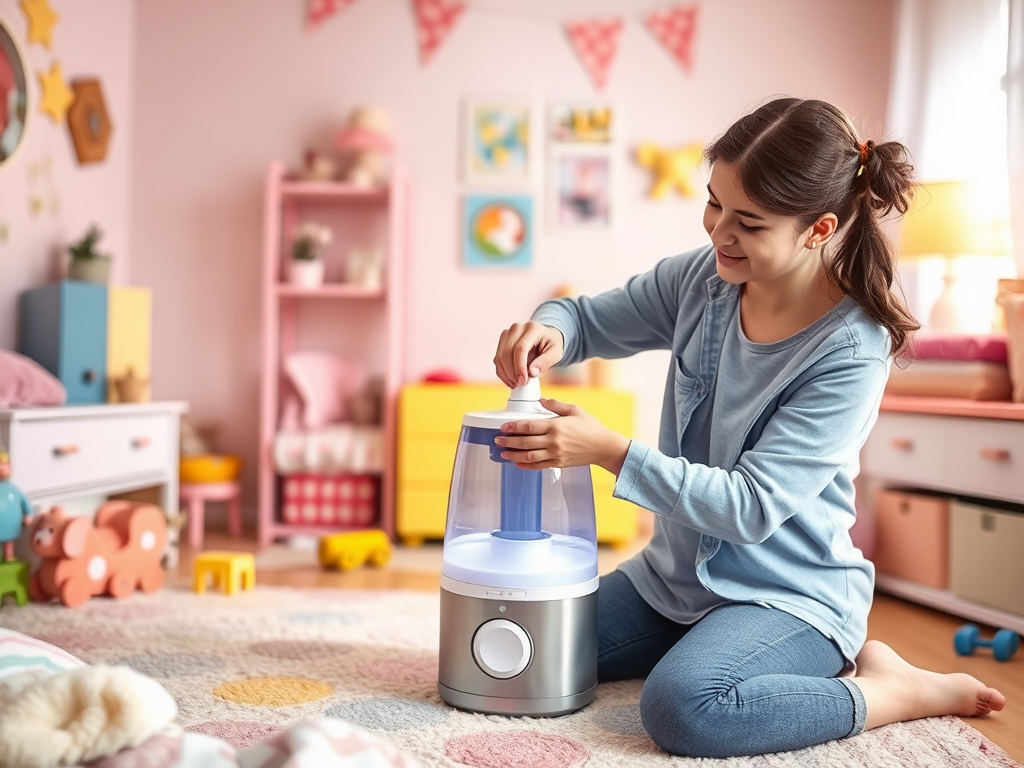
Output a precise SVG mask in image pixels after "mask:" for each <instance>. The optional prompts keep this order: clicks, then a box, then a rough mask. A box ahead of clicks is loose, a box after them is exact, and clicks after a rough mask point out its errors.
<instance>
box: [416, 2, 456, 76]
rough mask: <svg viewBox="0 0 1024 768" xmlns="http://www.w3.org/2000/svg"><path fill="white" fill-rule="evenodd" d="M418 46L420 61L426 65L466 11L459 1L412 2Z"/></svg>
mask: <svg viewBox="0 0 1024 768" xmlns="http://www.w3.org/2000/svg"><path fill="white" fill-rule="evenodd" d="M412 5H413V12H414V13H415V14H416V26H417V28H418V29H417V32H418V37H419V44H420V61H421V62H422V63H423V64H426V63H428V62H429V61H430V58H431V57H432V56H433V55H434V51H436V50H437V49H438V48H439V47H440V46H441V43H443V42H444V40H445V38H446V37H448V33H450V32H451V31H452V27H454V26H455V22H456V21H458V20H459V16H461V15H462V12H463V11H464V10H465V9H466V4H465V3H464V2H460V0H412Z"/></svg>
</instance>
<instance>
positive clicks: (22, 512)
mask: <svg viewBox="0 0 1024 768" xmlns="http://www.w3.org/2000/svg"><path fill="white" fill-rule="evenodd" d="M10 476H11V456H10V454H9V453H7V451H5V450H3V449H0V542H3V545H4V548H3V556H2V558H0V562H4V563H7V562H10V561H12V560H14V542H16V541H17V540H18V538H19V537H20V536H21V529H22V528H24V527H25V526H27V525H28V524H29V523H30V522H31V521H32V507H31V505H30V504H29V503H28V499H27V498H26V497H25V494H24V493H22V492H21V489H20V488H18V486H16V485H15V484H14V483H12V482H10V481H9V479H8V478H10Z"/></svg>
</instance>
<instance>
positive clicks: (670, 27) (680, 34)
mask: <svg viewBox="0 0 1024 768" xmlns="http://www.w3.org/2000/svg"><path fill="white" fill-rule="evenodd" d="M698 8H699V6H696V5H693V6H681V5H680V6H676V7H674V8H667V9H665V10H662V11H654V12H653V13H651V14H649V15H648V16H647V18H645V19H644V23H645V24H647V28H648V29H649V30H651V32H652V33H653V34H654V36H655V37H656V38H658V40H660V41H661V43H662V45H664V46H665V47H666V48H667V49H668V52H669V53H671V54H672V58H674V59H675V60H676V61H678V62H679V63H680V64H681V65H682V67H683V69H685V70H686V72H687V74H691V73H692V72H693V39H694V37H696V34H697V10H698Z"/></svg>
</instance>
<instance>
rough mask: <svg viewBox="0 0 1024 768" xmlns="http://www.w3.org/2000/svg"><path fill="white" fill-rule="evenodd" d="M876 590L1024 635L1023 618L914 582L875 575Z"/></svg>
mask: <svg viewBox="0 0 1024 768" xmlns="http://www.w3.org/2000/svg"><path fill="white" fill-rule="evenodd" d="M875 587H876V588H877V589H879V590H880V591H882V592H886V593H888V594H890V595H895V596H896V597H902V598H904V599H906V600H911V601H913V602H915V603H920V604H921V605H927V606H928V607H930V608H937V609H938V610H940V611H945V612H946V613H951V614H953V615H954V616H961V617H963V618H965V619H968V620H969V621H977V622H980V623H982V624H988V625H989V626H992V627H996V628H997V629H1004V628H1005V629H1012V630H1014V631H1015V632H1017V633H1019V634H1021V635H1024V616H1017V615H1016V614H1013V613H1007V612H1006V611H1001V610H999V609H998V608H990V607H988V606H987V605H981V604H980V603H975V602H972V601H970V600H964V599H963V598H961V597H957V596H956V595H954V594H953V593H952V592H950V591H949V590H945V589H935V588H934V587H926V586H924V585H923V584H915V583H914V582H912V581H906V580H905V579H899V578H896V577H895V576H887V575H885V574H883V573H877V574H875Z"/></svg>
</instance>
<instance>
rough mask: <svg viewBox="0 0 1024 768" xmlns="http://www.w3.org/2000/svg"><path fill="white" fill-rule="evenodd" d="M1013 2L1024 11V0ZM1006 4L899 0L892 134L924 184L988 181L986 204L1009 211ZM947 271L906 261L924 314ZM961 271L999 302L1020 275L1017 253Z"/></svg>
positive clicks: (916, 305)
mask: <svg viewBox="0 0 1024 768" xmlns="http://www.w3.org/2000/svg"><path fill="white" fill-rule="evenodd" d="M1011 1H1012V2H1013V3H1014V4H1015V5H1017V6H1018V10H1019V7H1020V6H1021V3H1022V2H1024V0H1011ZM1005 10H1006V6H1005V0H970V2H965V0H899V2H898V4H897V13H898V18H897V23H896V36H897V38H896V41H895V45H894V56H893V77H892V82H891V88H890V93H889V105H888V138H892V139H895V140H897V141H902V142H903V143H904V144H906V145H907V147H908V148H909V149H910V151H911V154H912V155H913V159H914V167H915V169H916V171H917V175H918V177H919V178H920V179H921V180H922V181H925V182H928V181H954V180H965V181H976V182H980V183H983V184H984V185H985V188H986V190H987V194H986V205H991V206H993V207H997V208H998V209H1000V212H1001V213H1002V214H1003V215H1008V211H1009V191H1008V188H1009V183H1008V174H1007V117H1006V115H1007V111H1006V94H1004V93H1003V91H1002V88H1001V84H1002V82H1001V77H1002V75H1003V73H1004V71H1005V68H1006V55H1007V54H1006V51H1007V39H1006V31H1005V30H1006V20H1005V16H1004V14H1005ZM1018 15H1019V14H1018ZM1018 21H1019V20H1018ZM1018 42H1019V41H1018ZM1018 123H1019V121H1018ZM1017 130H1018V131H1019V130H1020V128H1019V127H1018V129H1017ZM1019 144H1020V142H1019V141H1018V150H1019ZM897 231H898V228H897ZM1018 242H1022V243H1024V239H1022V240H1019V241H1018ZM945 268H946V267H945V265H944V264H943V263H942V261H941V260H934V261H931V260H926V261H922V262H918V263H913V264H909V265H902V267H901V273H902V275H901V279H902V283H903V288H904V292H905V294H906V297H907V301H908V304H909V305H910V309H911V311H913V312H914V314H915V315H916V316H917V317H918V319H919V320H922V321H925V320H926V319H927V316H928V310H929V308H930V307H931V305H932V304H933V303H934V301H935V299H937V298H938V296H939V294H940V293H941V291H942V275H943V273H944V271H945ZM961 270H962V271H961V277H960V282H961V283H962V284H963V283H967V284H969V285H968V286H967V289H968V290H971V291H972V293H973V292H974V291H976V292H977V294H976V295H977V301H978V302H991V301H994V295H995V280H996V279H997V278H998V277H1006V276H1012V275H1013V274H1014V272H1015V271H1016V270H1015V267H1014V265H1013V262H1012V260H1011V259H1009V258H1003V259H999V258H994V259H989V260H979V259H973V260H971V262H970V263H969V264H965V265H961ZM989 294H991V296H989Z"/></svg>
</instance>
